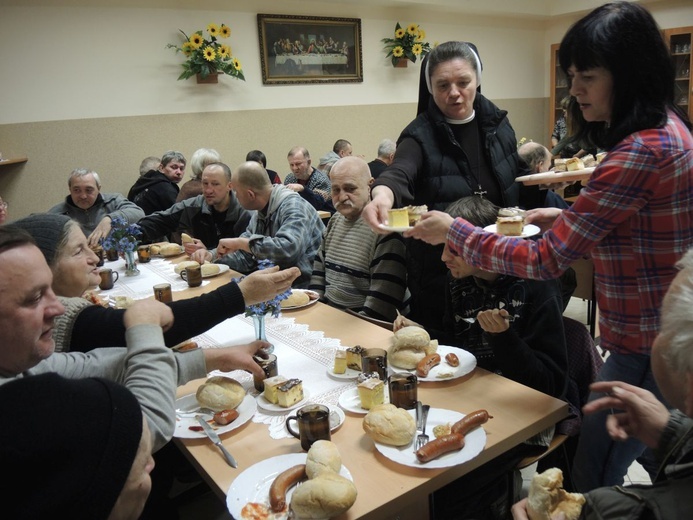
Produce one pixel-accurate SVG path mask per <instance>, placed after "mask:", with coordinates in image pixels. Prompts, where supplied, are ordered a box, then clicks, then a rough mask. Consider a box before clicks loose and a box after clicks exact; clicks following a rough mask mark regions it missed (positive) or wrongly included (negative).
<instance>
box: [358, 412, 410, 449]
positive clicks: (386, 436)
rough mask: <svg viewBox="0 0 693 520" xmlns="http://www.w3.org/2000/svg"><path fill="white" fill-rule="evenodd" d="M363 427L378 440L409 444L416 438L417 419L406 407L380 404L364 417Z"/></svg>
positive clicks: (398, 444)
mask: <svg viewBox="0 0 693 520" xmlns="http://www.w3.org/2000/svg"><path fill="white" fill-rule="evenodd" d="M363 429H364V431H365V432H366V433H367V434H368V435H369V437H371V438H372V439H373V440H374V441H376V442H380V443H382V444H388V445H390V446H407V445H408V444H410V443H411V441H412V440H413V439H414V434H415V433H416V421H415V420H414V418H413V417H412V416H411V414H410V413H409V412H408V411H407V410H405V409H404V408H397V407H396V406H395V405H394V404H379V405H377V406H374V407H373V408H372V409H371V411H369V412H368V413H367V414H366V416H365V417H364V418H363Z"/></svg>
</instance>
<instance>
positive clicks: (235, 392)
mask: <svg viewBox="0 0 693 520" xmlns="http://www.w3.org/2000/svg"><path fill="white" fill-rule="evenodd" d="M195 397H197V402H198V403H200V406H202V407H203V408H210V409H212V410H214V411H215V412H220V411H222V410H232V409H235V408H236V407H237V406H238V405H239V404H241V402H242V401H243V398H244V397H245V390H244V389H243V386H242V385H241V384H240V383H239V382H238V381H236V380H235V379H231V378H230V377H222V376H214V377H210V378H209V379H207V381H206V382H205V383H203V384H202V385H201V386H200V387H199V388H198V389H197V393H196V394H195Z"/></svg>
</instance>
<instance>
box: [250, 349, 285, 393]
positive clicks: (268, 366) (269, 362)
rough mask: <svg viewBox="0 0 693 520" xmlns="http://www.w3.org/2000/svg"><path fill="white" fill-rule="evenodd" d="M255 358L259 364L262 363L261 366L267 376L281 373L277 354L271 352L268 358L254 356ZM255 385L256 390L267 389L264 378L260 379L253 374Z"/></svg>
mask: <svg viewBox="0 0 693 520" xmlns="http://www.w3.org/2000/svg"><path fill="white" fill-rule="evenodd" d="M253 359H254V360H255V362H256V363H257V364H258V365H260V368H261V369H262V371H263V372H264V373H265V378H268V377H274V376H277V375H279V370H278V367H277V356H275V355H274V354H269V355H268V357H267V359H263V358H261V357H254V358H253ZM253 385H254V386H255V390H257V391H258V392H263V391H264V390H265V381H264V379H258V378H257V377H255V376H253Z"/></svg>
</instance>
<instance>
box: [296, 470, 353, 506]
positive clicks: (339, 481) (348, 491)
mask: <svg viewBox="0 0 693 520" xmlns="http://www.w3.org/2000/svg"><path fill="white" fill-rule="evenodd" d="M356 495H357V492H356V486H354V483H353V482H352V481H351V480H349V479H347V478H345V477H342V476H341V475H339V474H337V473H334V472H332V471H326V472H324V473H321V474H320V475H318V476H317V477H315V478H313V479H310V480H308V481H306V482H304V483H303V484H301V485H300V486H298V487H297V488H296V489H295V491H294V493H293V495H292V496H291V506H290V508H291V510H292V511H293V512H294V513H295V515H296V516H297V517H299V518H332V517H334V516H338V515H341V514H342V513H344V512H345V511H346V510H347V509H349V508H350V507H351V506H353V505H354V502H356Z"/></svg>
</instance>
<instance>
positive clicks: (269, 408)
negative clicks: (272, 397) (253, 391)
mask: <svg viewBox="0 0 693 520" xmlns="http://www.w3.org/2000/svg"><path fill="white" fill-rule="evenodd" d="M309 397H310V392H308V390H307V389H306V388H305V387H304V388H303V399H301V400H300V401H299V402H297V403H295V404H293V405H291V406H289V407H288V408H284V407H283V406H279V405H278V404H272V403H270V402H269V401H268V400H267V399H265V396H264V395H262V394H260V395H258V396H257V406H258V408H260V409H261V410H264V411H266V412H288V411H289V410H294V409H296V408H298V407H299V406H303V405H304V404H306V401H307V400H308V398H309Z"/></svg>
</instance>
